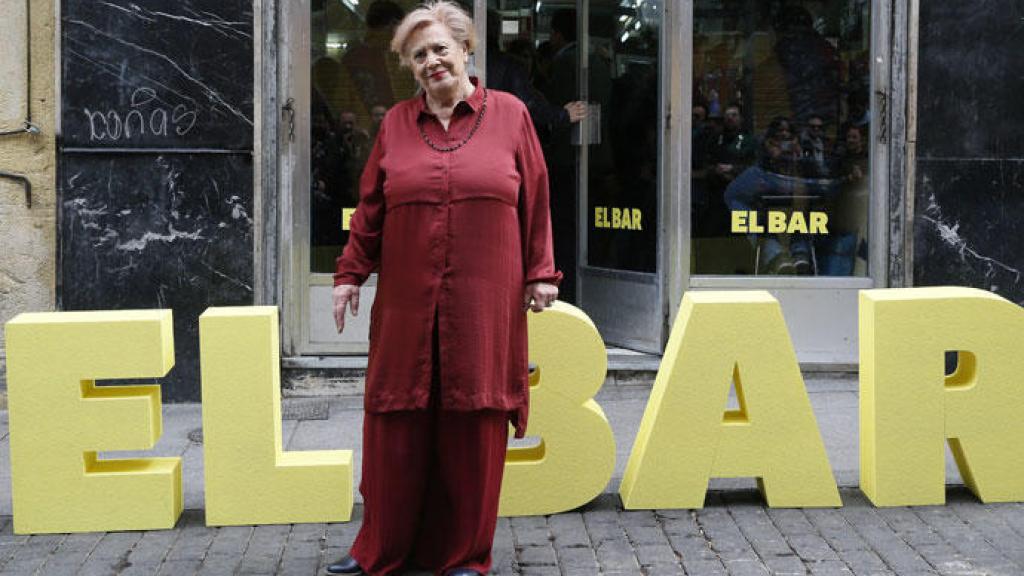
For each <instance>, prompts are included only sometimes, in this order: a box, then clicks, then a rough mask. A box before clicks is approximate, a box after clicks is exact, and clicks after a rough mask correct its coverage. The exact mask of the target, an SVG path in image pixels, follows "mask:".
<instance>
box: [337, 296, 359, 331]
mask: <svg viewBox="0 0 1024 576" xmlns="http://www.w3.org/2000/svg"><path fill="white" fill-rule="evenodd" d="M333 295H334V324H335V325H336V326H337V327H338V334H341V332H342V330H344V329H345V306H348V307H349V308H351V309H352V316H358V315H359V286H355V285H353V284H339V285H337V286H335V287H334V294H333Z"/></svg>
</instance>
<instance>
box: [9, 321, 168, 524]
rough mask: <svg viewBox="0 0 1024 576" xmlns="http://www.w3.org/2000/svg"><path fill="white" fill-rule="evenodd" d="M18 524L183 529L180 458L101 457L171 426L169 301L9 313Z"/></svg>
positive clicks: (145, 443) (148, 441)
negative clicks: (165, 422) (165, 412)
mask: <svg viewBox="0 0 1024 576" xmlns="http://www.w3.org/2000/svg"><path fill="white" fill-rule="evenodd" d="M6 330H7V389H8V394H9V410H10V438H11V476H12V491H13V504H14V530H15V532H17V533H19V534H26V533H43V532H89V531H100V532H103V531H111V530H151V529H158V528H173V527H174V524H175V523H176V522H177V520H178V516H179V515H180V514H181V509H182V496H181V459H180V458H133V459H117V460H115V459H103V460H100V459H97V457H96V452H97V451H101V450H102V451H109V450H145V449H149V448H152V447H153V445H154V444H156V441H157V439H159V438H160V434H161V423H162V422H161V417H160V387H159V386H156V385H149V386H99V387H97V386H96V384H95V380H98V379H114V378H158V377H162V376H164V375H166V374H167V372H168V371H169V370H170V369H171V367H172V366H174V336H173V334H172V330H171V312H170V311H169V310H152V311H131V312H127V311H125V312H62V313H42V314H21V315H20V316H18V317H17V318H15V319H14V320H11V321H10V322H8V323H7V326H6Z"/></svg>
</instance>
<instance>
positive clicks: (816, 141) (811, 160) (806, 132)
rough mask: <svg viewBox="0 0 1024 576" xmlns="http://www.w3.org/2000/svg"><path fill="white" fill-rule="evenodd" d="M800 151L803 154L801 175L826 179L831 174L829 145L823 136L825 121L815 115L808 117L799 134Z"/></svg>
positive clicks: (824, 135) (825, 136)
mask: <svg viewBox="0 0 1024 576" xmlns="http://www.w3.org/2000/svg"><path fill="white" fill-rule="evenodd" d="M800 150H801V152H802V153H803V170H802V171H803V173H804V175H805V176H807V177H809V178H828V177H829V174H830V172H831V166H830V164H831V162H832V158H831V156H830V153H831V144H830V143H829V139H828V136H827V135H826V134H825V119H824V118H822V117H821V116H818V115H817V114H815V115H813V116H811V117H810V119H809V120H808V121H807V125H806V126H804V129H803V130H802V131H801V132H800Z"/></svg>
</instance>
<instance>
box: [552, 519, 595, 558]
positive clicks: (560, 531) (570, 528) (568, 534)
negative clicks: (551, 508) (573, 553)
mask: <svg viewBox="0 0 1024 576" xmlns="http://www.w3.org/2000/svg"><path fill="white" fill-rule="evenodd" d="M548 529H549V531H550V534H551V537H552V543H553V544H554V546H555V548H556V549H557V548H564V547H569V546H587V547H589V546H590V536H589V535H588V534H587V525H586V524H585V523H584V522H583V516H582V515H580V514H556V515H554V516H551V517H549V518H548Z"/></svg>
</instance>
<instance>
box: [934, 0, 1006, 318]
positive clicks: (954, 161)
mask: <svg viewBox="0 0 1024 576" xmlns="http://www.w3.org/2000/svg"><path fill="white" fill-rule="evenodd" d="M920 32H921V36H920V45H919V46H920V59H919V64H918V81H919V86H918V102H917V110H918V142H917V154H918V159H917V175H916V192H915V199H914V200H915V204H914V205H915V210H914V211H915V214H914V217H915V218H914V284H915V285H918V286H934V285H961V286H973V287H977V288H983V289H986V290H990V291H992V292H995V293H997V294H999V295H1001V296H1003V297H1005V298H1007V299H1009V300H1012V301H1014V302H1017V303H1019V304H1022V305H1024V225H1022V224H1021V220H1022V217H1024V105H1022V104H1021V102H1022V101H1021V98H1022V97H1024V2H1020V0H979V1H976V2H943V1H940V0H923V1H922V2H921V20H920Z"/></svg>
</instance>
